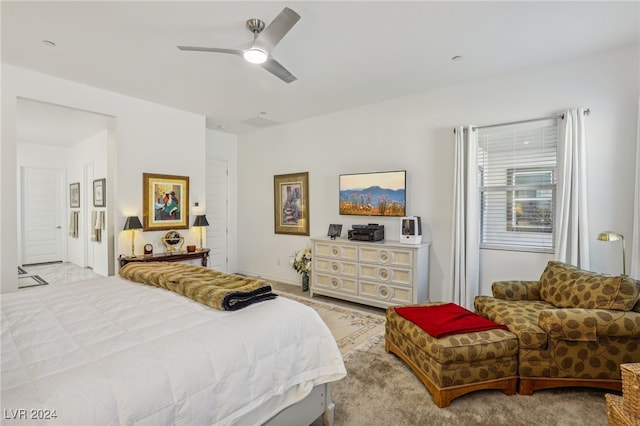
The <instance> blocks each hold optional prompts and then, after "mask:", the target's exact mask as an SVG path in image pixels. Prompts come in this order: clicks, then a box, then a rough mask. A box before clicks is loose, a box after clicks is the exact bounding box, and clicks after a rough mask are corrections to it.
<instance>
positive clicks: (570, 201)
mask: <svg viewBox="0 0 640 426" xmlns="http://www.w3.org/2000/svg"><path fill="white" fill-rule="evenodd" d="M556 185H557V190H556V200H557V201H556V202H557V208H556V227H555V230H556V253H555V259H556V260H559V261H562V262H567V263H570V264H572V265H575V266H577V267H579V268H582V269H589V221H588V217H587V169H586V132H585V117H584V109H582V108H579V109H573V110H569V111H566V112H565V113H564V119H563V120H562V121H561V124H560V132H559V134H558V177H557V183H556Z"/></svg>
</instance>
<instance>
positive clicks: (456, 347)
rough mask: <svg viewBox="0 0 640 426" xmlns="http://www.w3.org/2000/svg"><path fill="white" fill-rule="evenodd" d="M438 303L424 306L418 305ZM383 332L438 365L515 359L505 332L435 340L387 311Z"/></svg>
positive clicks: (515, 346)
mask: <svg viewBox="0 0 640 426" xmlns="http://www.w3.org/2000/svg"><path fill="white" fill-rule="evenodd" d="M437 304H440V303H424V304H422V305H421V306H429V305H437ZM386 319H387V322H386V328H387V332H389V330H391V331H393V332H394V333H400V334H401V335H402V336H403V337H404V338H405V339H407V340H408V341H410V342H411V343H412V344H413V345H414V346H416V347H418V348H420V349H421V350H422V351H423V352H424V353H425V354H426V355H427V356H429V357H430V358H432V359H433V360H435V361H436V362H438V363H440V364H454V363H455V364H460V363H467V362H474V361H484V360H491V359H498V358H503V357H511V356H516V355H517V353H518V342H517V339H516V337H515V336H514V335H513V334H512V333H510V332H508V331H505V330H500V329H496V330H487V331H479V332H473V333H465V334H455V335H452V336H446V337H442V338H440V339H436V338H435V337H433V336H430V335H429V334H428V333H427V332H425V331H424V330H423V329H421V328H420V327H418V326H417V325H415V324H414V323H412V322H411V321H409V320H406V319H405V318H403V317H401V316H400V315H398V314H397V313H396V311H395V307H389V308H387V318H386Z"/></svg>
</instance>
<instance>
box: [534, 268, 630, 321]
mask: <svg viewBox="0 0 640 426" xmlns="http://www.w3.org/2000/svg"><path fill="white" fill-rule="evenodd" d="M540 297H541V299H542V300H544V301H546V302H548V303H551V304H552V305H553V306H555V307H557V308H583V309H613V310H618V311H629V310H631V309H633V307H634V305H635V304H636V302H637V301H638V285H637V283H636V281H635V280H632V279H630V278H628V277H622V276H613V275H604V274H597V273H595V272H590V271H584V270H582V269H579V268H577V267H575V266H573V265H569V264H567V263H563V262H556V261H550V262H549V263H548V264H547V267H546V269H545V270H544V272H543V273H542V276H541V277H540Z"/></svg>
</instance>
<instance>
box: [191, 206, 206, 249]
mask: <svg viewBox="0 0 640 426" xmlns="http://www.w3.org/2000/svg"><path fill="white" fill-rule="evenodd" d="M193 226H197V227H199V228H200V247H198V250H202V228H204V227H205V226H209V222H207V216H206V215H203V214H201V215H197V216H196V220H195V222H193Z"/></svg>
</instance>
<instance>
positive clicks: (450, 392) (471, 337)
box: [385, 303, 518, 408]
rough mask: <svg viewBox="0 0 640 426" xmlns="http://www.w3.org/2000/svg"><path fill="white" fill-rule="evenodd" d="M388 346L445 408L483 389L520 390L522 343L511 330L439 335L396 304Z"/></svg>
mask: <svg viewBox="0 0 640 426" xmlns="http://www.w3.org/2000/svg"><path fill="white" fill-rule="evenodd" d="M437 304H439V303H425V304H422V305H421V306H429V305H437ZM385 349H386V351H387V352H392V353H394V354H396V355H397V356H398V357H400V358H401V359H402V360H403V361H404V362H406V363H407V365H408V366H409V367H411V369H412V370H413V371H414V372H415V373H416V375H417V376H418V377H419V378H420V380H421V381H422V383H424V385H425V386H426V387H427V389H428V390H429V392H431V395H432V397H433V402H434V403H435V404H436V405H437V406H438V407H440V408H443V407H448V406H449V405H450V404H451V400H452V399H454V398H457V397H458V396H461V395H464V394H467V393H469V392H473V391H477V390H482V389H498V390H501V391H502V392H503V393H505V394H506V395H513V394H515V393H516V386H517V380H518V377H517V372H518V341H517V339H516V336H515V335H514V334H512V333H510V332H508V331H505V330H499V329H496V330H488V331H480V332H473V333H464V334H455V335H451V336H446V337H442V338H440V339H437V338H434V337H432V336H430V335H429V334H427V333H426V332H425V331H424V330H422V329H421V328H420V327H418V326H417V325H415V324H414V323H412V322H411V321H409V320H406V319H405V318H403V317H401V316H400V315H398V314H397V313H396V311H395V307H389V308H387V321H386V326H385Z"/></svg>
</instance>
